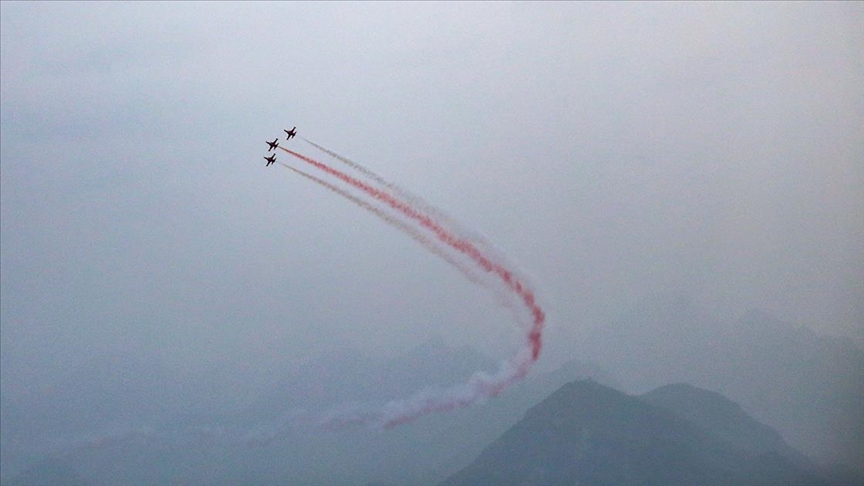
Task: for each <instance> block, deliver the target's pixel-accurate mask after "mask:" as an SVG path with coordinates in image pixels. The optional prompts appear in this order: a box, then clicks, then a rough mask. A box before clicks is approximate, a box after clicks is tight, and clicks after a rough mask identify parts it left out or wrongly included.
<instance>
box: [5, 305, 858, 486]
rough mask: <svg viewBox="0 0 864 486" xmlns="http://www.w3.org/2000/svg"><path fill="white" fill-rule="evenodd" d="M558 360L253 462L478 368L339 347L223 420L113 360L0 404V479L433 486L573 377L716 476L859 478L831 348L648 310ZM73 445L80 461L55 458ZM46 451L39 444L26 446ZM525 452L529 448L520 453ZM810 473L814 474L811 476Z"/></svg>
mask: <svg viewBox="0 0 864 486" xmlns="http://www.w3.org/2000/svg"><path fill="white" fill-rule="evenodd" d="M572 353H573V356H584V357H586V358H587V359H590V360H592V362H593V363H597V364H588V363H585V362H581V361H571V362H568V363H567V364H565V365H564V366H562V367H561V368H559V369H558V370H556V371H554V372H551V373H545V374H531V375H529V376H528V377H527V378H526V379H525V380H524V381H522V382H520V383H518V384H517V385H515V386H514V387H512V388H510V389H508V390H505V391H504V392H503V393H502V394H501V395H499V396H498V397H495V398H494V399H490V400H488V401H486V402H485V403H480V404H477V405H475V406H472V407H469V408H466V409H459V410H455V411H453V412H449V413H443V414H433V415H430V416H426V417H422V418H421V419H420V420H418V421H417V422H415V423H412V424H408V425H405V426H401V427H398V428H396V429H394V430H389V431H383V432H382V431H376V430H370V429H367V428H354V429H344V430H335V431H321V430H314V429H311V428H290V427H289V428H285V429H284V430H280V431H278V433H277V434H276V436H275V437H274V440H273V441H272V442H270V443H268V444H266V445H264V446H261V447H252V446H249V445H248V444H246V443H245V442H243V440H242V436H243V434H244V433H246V432H249V433H255V432H256V431H261V430H263V431H265V432H267V431H268V430H269V431H271V432H272V430H273V428H274V427H278V425H279V421H280V420H281V419H282V418H284V417H285V416H286V414H290V413H291V412H292V411H295V410H304V409H305V410H313V411H324V410H327V409H328V408H329V407H332V406H336V405H340V404H345V403H364V404H381V403H384V402H386V401H387V400H390V399H393V398H404V397H407V396H410V395H412V394H413V393H415V392H417V391H419V390H422V389H423V388H425V387H428V386H431V385H435V386H442V387H443V386H446V385H449V384H453V383H457V382H460V381H463V380H465V379H466V378H467V377H469V376H470V375H471V374H472V373H473V372H475V371H477V370H485V371H494V370H495V369H496V368H497V363H496V362H495V361H493V360H490V359H488V358H487V357H484V356H483V355H481V354H479V353H477V352H476V351H474V350H472V349H470V348H459V349H453V348H450V347H447V346H446V345H445V344H444V343H443V341H441V340H432V341H430V342H428V343H425V344H424V345H422V346H419V347H417V348H415V349H412V350H410V351H408V352H406V353H405V354H403V355H402V356H398V357H396V358H393V359H389V360H386V361H384V362H378V361H374V360H371V359H369V358H368V357H366V356H364V355H363V354H362V353H360V352H357V351H350V350H343V351H340V352H334V353H332V354H330V355H328V356H322V357H320V358H318V359H315V360H311V361H309V362H307V363H306V364H304V365H303V366H299V367H296V368H294V369H292V370H289V371H286V373H285V375H284V376H283V377H282V378H281V379H280V380H276V381H277V383H278V384H277V385H276V386H274V387H271V388H269V389H267V390H265V391H263V392H262V393H261V394H260V395H259V397H258V399H257V400H255V399H254V397H253V398H252V399H244V400H243V401H244V402H245V403H249V404H250V405H249V406H247V407H246V408H245V409H243V410H242V411H241V412H239V413H235V414H227V413H224V410H222V411H212V412H211V411H210V410H209V409H208V407H207V406H206V405H204V406H202V405H201V404H206V403H208V402H207V400H206V397H207V396H208V394H210V395H212V393H213V390H209V391H208V390H205V389H203V388H199V389H197V391H192V392H190V391H189V388H186V387H183V388H182V389H181V388H180V387H179V384H178V383H176V382H174V383H172V381H171V379H170V378H169V377H168V376H167V374H166V373H163V372H162V371H160V370H159V369H158V368H154V367H152V366H148V365H146V364H144V363H141V362H137V361H134V360H128V359H126V360H124V359H123V358H122V357H113V358H110V359H103V360H94V361H89V362H86V363H82V364H81V366H79V367H77V368H73V369H71V370H70V371H69V373H67V374H66V375H64V376H63V377H62V380H60V381H59V382H58V384H56V385H54V386H52V387H51V388H50V389H46V390H40V391H38V393H33V394H32V395H30V396H27V397H16V398H14V399H9V397H6V396H2V397H0V400H2V406H0V418H2V434H0V446H2V448H0V451H2V454H0V460H2V464H0V474H2V481H3V484H7V480H9V479H10V478H11V477H12V476H17V475H20V474H23V473H24V472H27V473H28V474H30V477H37V478H38V477H40V476H39V474H38V473H39V472H40V471H42V470H43V469H45V471H42V472H47V473H48V474H49V475H50V474H54V475H55V476H56V475H58V474H61V473H63V472H64V471H65V472H66V473H68V474H67V475H68V476H69V477H70V481H71V482H77V481H79V480H80V481H85V482H90V483H92V484H103V483H105V482H108V483H111V482H114V483H126V484H164V483H172V482H175V483H181V484H248V483H249V482H250V481H251V482H252V483H258V484H272V483H286V482H287V483H291V484H315V485H319V484H344V485H349V484H350V485H363V484H371V483H375V482H380V483H383V484H394V485H401V484H412V485H415V484H417V485H423V484H437V483H439V482H441V481H444V480H445V479H447V478H448V477H450V476H451V475H453V474H454V473H455V472H457V471H460V470H463V469H465V468H466V467H469V464H471V463H472V461H473V460H474V459H475V458H478V456H481V457H482V455H481V452H483V454H486V455H487V456H488V454H489V452H488V449H486V448H487V447H488V446H490V444H492V443H493V442H495V443H497V441H500V440H503V439H504V438H505V436H507V435H508V434H510V435H512V429H511V427H514V424H517V422H520V419H523V418H526V419H527V418H528V416H526V415H525V414H526V412H527V411H528V410H529V409H532V407H534V406H535V405H537V404H538V403H540V402H541V401H542V400H544V399H545V398H547V397H549V396H550V395H551V394H553V393H561V392H560V390H559V389H561V388H562V387H563V386H565V385H567V384H568V383H571V382H574V380H580V379H584V378H588V377H590V378H592V379H593V380H594V383H593V385H592V386H596V387H599V388H597V389H596V390H595V391H596V393H597V394H599V395H598V396H600V397H601V398H602V397H606V398H607V399H609V400H610V402H609V403H610V406H613V405H615V403H617V402H615V401H614V400H612V397H617V398H616V399H615V400H619V399H620V400H623V399H627V400H630V399H633V398H634V397H632V396H628V395H624V394H622V393H620V392H615V390H611V391H610V389H608V388H607V387H611V388H614V389H618V390H624V391H625V392H627V393H642V392H645V391H647V390H652V391H650V392H649V393H645V394H644V395H642V396H640V397H639V400H640V403H641V404H642V405H640V406H646V407H648V406H650V407H652V410H655V409H660V410H665V413H666V414H667V415H671V416H672V418H671V419H670V418H669V417H666V418H662V419H661V418H656V420H659V421H660V422H661V423H664V424H666V425H669V426H670V427H671V426H675V427H678V426H679V425H680V423H685V424H687V425H686V427H691V428H695V429H697V430H699V431H701V432H694V433H695V434H696V436H698V434H700V433H701V434H703V436H699V437H702V439H699V440H700V441H701V440H703V439H704V440H706V441H707V442H705V444H709V445H711V447H715V446H714V445H712V444H721V445H719V446H716V447H719V448H720V449H718V450H720V451H721V452H722V453H721V454H720V457H721V458H724V459H723V461H726V462H723V461H720V462H718V463H717V464H719V465H718V466H717V467H720V469H719V470H721V471H722V470H725V469H723V467H726V466H725V464H728V463H729V462H732V463H735V461H739V460H742V459H741V458H742V457H744V458H745V459H746V460H744V463H741V464H745V463H746V464H747V466H746V467H748V468H750V469H748V471H750V472H753V474H755V475H756V477H758V476H759V475H760V474H765V476H764V477H766V478H769V479H770V478H774V477H775V476H771V474H774V473H776V474H778V475H779V476H776V477H784V476H783V474H786V473H787V472H788V471H790V470H794V471H798V472H800V471H803V472H804V473H806V474H817V473H813V472H812V471H814V470H813V469H812V468H813V467H815V466H814V465H813V464H812V462H810V461H809V459H807V457H805V456H804V455H803V454H801V453H800V452H798V451H799V450H800V451H804V452H806V453H807V455H808V456H810V457H816V458H818V459H820V465H824V464H825V463H826V462H830V461H838V462H844V463H846V464H848V465H850V466H853V467H855V466H859V467H860V465H862V464H864V452H862V451H864V353H862V351H861V350H860V349H858V348H856V347H855V346H853V345H851V344H849V343H847V342H845V341H843V340H841V339H834V338H825V337H822V336H818V335H816V334H814V333H812V332H810V331H808V330H807V329H804V328H795V327H793V326H791V325H789V324H786V323H783V322H780V321H778V320H776V319H773V318H771V317H770V316H768V315H766V314H764V313H759V312H752V313H750V314H748V315H746V316H745V317H744V318H742V319H741V320H739V321H737V322H734V323H731V324H726V325H721V324H719V323H714V322H711V321H710V320H708V319H706V318H705V317H704V315H702V313H701V312H700V311H699V310H698V308H697V307H696V306H694V305H693V304H692V302H690V301H688V300H687V299H667V300H663V299H660V300H657V301H652V302H647V303H645V304H643V305H642V306H637V307H635V308H634V309H633V310H631V311H630V312H628V313H626V314H625V315H623V316H622V318H621V319H620V320H618V321H616V322H614V323H611V324H610V325H609V326H607V328H606V329H602V330H598V331H597V332H596V333H594V334H592V336H591V337H590V339H588V340H586V342H585V343H584V344H580V345H578V346H574V347H573V349H572ZM214 383H215V381H214ZM667 383H689V384H690V385H691V386H688V385H666V384H667ZM577 385H579V386H583V387H584V386H587V385H585V384H584V383H583V382H582V381H577ZM601 385H602V386H601ZM692 385H695V386H697V387H700V388H704V389H709V390H714V391H715V392H717V393H714V392H706V391H705V390H699V389H697V388H693V386H692ZM567 387H570V388H572V387H571V386H570V385H567ZM658 387H659V388H658ZM565 388H566V387H565ZM568 389H569V388H568ZM556 390H559V391H558V392H556ZM694 390H695V391H694ZM217 391H219V392H220V393H221V392H222V391H221V390H217ZM199 392H200V396H199V395H198V393H199ZM612 392H614V393H612ZM721 394H722V395H721ZM622 396H623V397H624V398H622ZM724 397H728V398H729V399H730V400H734V402H735V403H738V404H740V407H739V406H738V405H735V403H732V402H730V401H729V400H727V399H726V398H724ZM189 404H192V405H189ZM196 406H197V408H193V407H196ZM615 406H617V405H615ZM621 406H622V407H625V405H621ZM627 406H634V407H635V405H627ZM625 408H626V407H625ZM562 410H563V409H562ZM633 410H634V413H637V414H643V413H648V412H644V411H638V410H641V409H638V410H637V409H633ZM651 413H655V412H651ZM529 415H530V414H529ZM639 416H640V417H641V416H642V415H639ZM645 416H647V417H653V415H650V414H649V415H645ZM574 420H575V419H574ZM649 420H655V419H654V418H649ZM682 421H683V422H682ZM667 422H668V423H667ZM676 424H678V425H676ZM124 427H125V430H126V433H124V432H123V431H124ZM612 427H613V429H614V428H615V427H618V426H617V425H615V426H612ZM686 427H685V428H686ZM622 430H623V429H622ZM648 430H650V428H649V429H648ZM687 430H690V429H687ZM112 431H113V432H114V435H111V432H112ZM637 431H638V430H637ZM706 431H707V432H706ZM685 432H686V431H684V430H683V429H682V431H679V432H676V433H680V434H684V433H685ZM550 433H551V432H550ZM687 433H688V434H689V433H690V432H687ZM100 434H102V435H101V436H104V437H109V436H110V437H111V439H110V440H102V439H99V438H100V437H101V436H100ZM105 434H107V435H105ZM220 434H222V435H220ZM232 434H233V435H232ZM696 436H694V437H696ZM81 437H83V438H85V439H87V440H88V442H87V445H86V446H81V447H77V446H73V445H70V444H75V443H76V442H75V441H76V440H77V439H78V438H81ZM220 437H221V438H220ZM230 437H233V439H230V440H229V438H230ZM705 437H708V438H707V439H705ZM94 438H95V439H97V440H93V439H94ZM691 439H692V440H696V439H693V437H691V438H690V439H687V440H691ZM46 443H47V444H49V445H51V447H49V448H47V449H46V448H44V447H41V445H44V444H46ZM40 444H41V445H40ZM64 444H66V445H64ZM692 444H695V443H692ZM692 444H691V445H692ZM631 445H632V444H631ZM525 446H526V447H529V446H530V447H533V446H532V442H530V441H529V442H526V443H525ZM679 446H680V447H679ZM568 447H569V446H568ZM670 447H671V446H670ZM693 447H694V451H690V452H686V451H687V448H686V447H684V446H681V445H680V444H679V445H675V446H674V447H673V450H672V452H674V453H675V454H679V453H680V454H684V455H683V456H681V457H683V458H695V459H694V460H696V461H697V463H699V461H703V460H705V461H709V459H710V461H709V462H710V463H711V464H714V462H711V461H715V459H716V460H717V461H719V459H717V458H713V459H712V457H713V456H710V455H709V456H707V457H702V456H700V455H699V454H703V453H702V452H699V454H697V452H698V451H695V449H698V448H697V447H695V445H694V446H693ZM484 449H485V450H486V452H484ZM796 449H797V450H796ZM712 450H713V449H712ZM51 451H54V452H51ZM723 451H725V452H723ZM672 452H670V453H672ZM685 452H686V453H685ZM633 454H636V456H638V455H639V454H642V452H639V451H633ZM688 454H689V455H688ZM694 454H695V455H694ZM700 457H702V458H701V459H700ZM144 458H146V460H145V459H144ZM730 458H731V459H730ZM760 458H761V459H760ZM859 459H860V460H859ZM514 460H515V459H514ZM682 460H683V459H682ZM766 461H767V462H766ZM772 461H773V462H772ZM514 464H515V463H514ZM700 464H701V463H700ZM770 464H773V465H774V466H771V467H774V468H775V470H774V472H771V471H772V470H770V467H769V465H770ZM337 465H338V466H337ZM721 466H722V467H721ZM700 467H701V466H700ZM760 468H768V469H764V470H763V469H760ZM788 468H792V469H788ZM465 470H466V471H467V470H468V469H465ZM784 471H785V472H784ZM830 472H831V474H829V475H828V477H829V479H830V480H831V481H835V482H837V481H840V480H839V479H837V478H860V476H858V475H857V474H858V472H856V471H855V470H843V469H842V468H839V467H838V468H835V469H831V470H830ZM712 474H713V473H712ZM796 474H797V473H796ZM825 475H826V473H825V469H819V470H818V474H817V475H816V476H813V478H816V479H817V480H821V479H819V478H823V477H824V476H825ZM712 477H713V476H712ZM806 477H810V476H806ZM109 478H110V479H109ZM811 479H812V478H811ZM847 483H848V484H856V483H854V482H848V481H847ZM694 484H695V483H694ZM706 484H709V483H706ZM809 484H818V483H809ZM838 484H842V481H840V482H839V483H838ZM858 484H864V481H862V482H861V483H858Z"/></svg>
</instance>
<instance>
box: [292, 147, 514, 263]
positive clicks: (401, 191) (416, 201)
mask: <svg viewBox="0 0 864 486" xmlns="http://www.w3.org/2000/svg"><path fill="white" fill-rule="evenodd" d="M300 138H302V139H303V140H304V141H306V143H308V144H309V145H312V146H313V147H315V148H317V149H318V150H320V151H322V152H324V153H326V154H327V155H330V156H331V157H333V158H335V159H337V160H339V161H340V162H342V163H343V164H345V165H347V166H348V167H351V168H352V169H354V170H356V171H357V172H359V173H361V174H363V175H365V176H366V177H368V178H369V179H372V180H373V181H375V182H376V183H377V184H379V185H381V186H383V187H386V188H387V189H389V190H390V192H394V193H396V195H397V196H399V197H400V198H402V200H403V201H407V202H408V204H409V205H410V206H413V207H415V208H419V209H420V210H421V211H422V212H425V213H426V214H427V215H429V216H431V217H433V218H434V219H436V220H438V221H443V222H444V225H445V226H448V227H449V228H451V229H453V230H455V232H456V233H459V234H461V235H462V236H463V237H465V236H466V235H468V236H470V239H471V240H472V241H474V243H475V244H480V245H482V246H484V247H486V249H487V250H488V249H489V248H488V247H489V246H490V245H489V242H487V241H486V240H484V239H483V238H481V237H479V236H477V235H476V234H472V232H469V231H468V230H467V229H466V228H463V227H461V226H460V225H459V223H457V222H456V221H454V220H453V219H452V218H450V216H448V215H447V214H444V213H442V212H441V211H440V210H439V209H438V208H436V207H435V206H433V205H431V204H429V203H427V202H426V201H424V200H423V199H422V198H421V197H420V196H418V195H416V194H412V193H411V192H410V191H408V190H407V189H405V188H403V187H400V186H399V185H397V184H396V183H394V182H390V181H388V180H386V179H384V178H383V177H381V176H380V175H378V174H377V173H375V171H373V170H372V169H369V168H368V167H364V166H363V165H361V164H358V163H357V162H354V161H353V160H351V159H349V158H348V157H344V156H342V155H339V154H337V153H336V152H334V151H332V150H330V149H328V148H326V147H323V146H321V145H318V144H317V143H315V142H313V141H312V140H309V139H308V138H305V137H300ZM499 259H500V257H499Z"/></svg>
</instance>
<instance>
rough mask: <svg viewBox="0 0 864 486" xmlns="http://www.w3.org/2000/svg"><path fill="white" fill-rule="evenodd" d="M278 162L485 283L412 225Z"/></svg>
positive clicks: (481, 283)
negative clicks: (372, 215) (367, 212)
mask: <svg viewBox="0 0 864 486" xmlns="http://www.w3.org/2000/svg"><path fill="white" fill-rule="evenodd" d="M279 164H280V165H281V166H283V167H285V168H286V169H288V170H291V171H293V172H294V173H295V174H298V175H301V176H303V177H305V178H306V179H309V180H310V181H312V182H315V183H316V184H319V185H321V186H323V187H324V188H325V189H327V190H329V191H331V192H334V193H336V194H338V195H340V196H342V197H344V198H345V199H347V200H349V201H351V202H352V203H354V204H356V205H357V206H359V207H360V208H361V209H365V210H366V211H369V212H370V213H372V214H374V215H375V216H377V217H378V218H380V219H381V220H383V221H384V222H385V223H387V224H389V225H391V226H393V227H394V228H396V229H398V230H400V231H402V232H403V233H405V234H407V235H408V236H410V237H411V238H412V239H414V241H416V242H418V243H420V244H421V245H422V246H423V247H424V248H426V249H427V250H429V251H430V252H432V253H433V254H435V255H436V256H438V257H440V258H442V259H443V260H444V261H446V262H447V263H449V264H450V265H452V266H453V267H454V268H456V269H457V270H459V272H460V273H462V275H463V276H464V277H465V278H466V279H468V281H469V282H471V283H473V284H477V285H482V286H486V285H487V284H486V282H484V281H483V280H482V279H481V278H480V276H479V275H477V274H476V273H474V271H473V270H471V269H470V268H468V267H466V266H465V265H464V264H462V262H459V261H458V260H456V259H454V258H453V257H452V256H450V255H449V254H447V253H446V252H445V251H444V249H443V248H441V247H439V246H438V245H436V244H435V242H434V241H433V240H430V239H429V238H427V237H426V236H424V235H423V234H421V233H419V232H417V231H416V230H415V229H414V228H413V227H411V226H410V225H408V224H407V223H405V222H403V221H400V220H399V219H397V218H395V217H393V216H391V215H389V214H387V213H385V212H383V211H381V210H380V209H378V208H376V207H375V206H372V205H371V204H369V203H368V202H366V201H364V200H362V199H360V198H358V197H357V196H354V195H353V194H351V193H349V192H348V191H345V190H343V189H340V188H338V187H336V186H334V185H333V184H330V183H329V182H327V181H325V180H323V179H319V178H318V177H315V176H313V175H311V174H307V173H306V172H303V171H302V170H299V169H296V168H294V167H291V166H290V165H287V164H283V163H282V162H279Z"/></svg>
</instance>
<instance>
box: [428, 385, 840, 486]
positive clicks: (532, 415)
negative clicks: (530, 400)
mask: <svg viewBox="0 0 864 486" xmlns="http://www.w3.org/2000/svg"><path fill="white" fill-rule="evenodd" d="M673 391H675V390H673ZM683 395H686V396H690V397H697V398H704V396H702V395H700V394H699V393H689V394H683ZM669 398H670V393H669V390H665V391H660V392H658V393H656V394H654V395H653V396H651V397H649V399H651V400H657V401H665V402H666V403H670V404H674V407H675V408H678V407H679V406H681V407H682V408H684V409H686V407H687V406H686V405H680V404H679V403H677V400H675V399H674V398H675V397H672V398H673V399H669ZM708 398H710V399H709V401H712V402H713V403H714V404H715V405H720V404H721V403H722V400H717V399H716V397H708ZM720 409H721V411H722V410H723V409H727V411H728V409H729V407H728V404H723V405H720ZM706 415H707V417H702V418H701V419H700V420H701V421H704V422H707V423H713V424H720V423H724V422H725V421H726V420H727V419H728V418H729V416H725V417H724V416H723V413H720V414H719V416H714V413H706ZM742 418H743V417H739V419H742ZM748 420H749V418H747V419H745V420H744V422H745V423H746V422H748ZM727 425H728V424H727ZM739 425H743V424H737V423H736V424H735V426H736V427H737V426H739ZM769 430H770V429H769ZM762 431H763V432H765V433H766V434H767V436H770V435H771V434H770V432H766V429H762ZM731 436H733V437H734V436H736V434H732V435H731ZM729 437H730V436H729V435H727V436H726V438H725V439H724V438H720V437H718V436H717V435H716V434H714V433H712V432H711V430H710V429H706V428H703V427H700V426H699V425H697V424H696V423H694V422H691V421H690V420H687V419H685V418H682V417H680V416H678V415H676V414H674V413H672V412H670V411H669V410H668V409H666V408H661V407H657V406H654V405H652V404H651V403H649V402H648V401H647V400H643V399H640V398H639V397H635V396H630V395H626V394H624V393H622V392H619V391H617V390H614V389H612V388H609V387H606V386H603V385H601V384H599V383H596V382H593V381H591V380H583V381H576V382H572V383H569V384H567V385H565V386H563V387H562V388H560V389H559V390H558V391H556V392H555V393H553V394H552V395H550V396H549V397H548V398H547V399H545V400H543V401H542V402H541V403H539V404H538V405H536V406H534V407H532V408H531V409H530V410H529V411H528V412H527V413H526V414H525V416H524V418H523V419H522V420H520V421H519V422H518V423H517V424H516V425H514V426H513V427H511V428H510V429H509V430H508V431H507V432H506V433H504V434H503V435H502V436H501V437H500V438H498V439H497V440H496V441H495V442H493V443H492V444H491V445H489V446H488V447H487V448H486V449H484V450H483V452H482V453H481V454H480V456H479V457H478V458H477V459H476V460H475V461H474V462H473V463H471V465H469V466H468V467H466V468H464V469H463V470H461V471H460V472H458V473H457V474H455V475H453V476H451V477H450V478H448V479H447V480H446V481H444V482H443V483H442V485H444V486H456V485H479V484H499V485H511V484H512V485H521V484H544V485H545V484H548V485H557V484H561V485H563V484H597V485H600V484H604V485H646V484H657V485H661V484H662V485H668V486H675V485H692V484H700V485H714V484H716V485H727V484H736V485H794V484H799V485H820V484H828V483H827V482H826V481H824V480H823V479H820V477H818V476H817V475H815V474H813V473H811V472H809V471H807V470H805V469H803V468H801V467H799V466H797V465H795V464H793V463H792V462H791V461H789V460H787V459H786V458H785V457H783V456H782V455H781V454H779V453H776V452H775V451H773V450H766V451H764V452H756V451H753V450H747V449H744V448H741V447H738V446H736V445H735V444H734V441H730V440H728V439H729ZM756 443H759V441H756Z"/></svg>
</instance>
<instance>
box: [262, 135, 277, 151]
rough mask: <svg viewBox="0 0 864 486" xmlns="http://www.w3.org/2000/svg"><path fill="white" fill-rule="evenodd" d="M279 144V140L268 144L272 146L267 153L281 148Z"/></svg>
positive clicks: (275, 139)
mask: <svg viewBox="0 0 864 486" xmlns="http://www.w3.org/2000/svg"><path fill="white" fill-rule="evenodd" d="M265 142H266V140H265ZM278 142H279V139H278V138H274V139H273V141H272V142H267V145H269V146H270V148H269V149H267V151H268V152H269V151H271V150H273V149H275V148H277V147H278V146H279V143H278Z"/></svg>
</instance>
